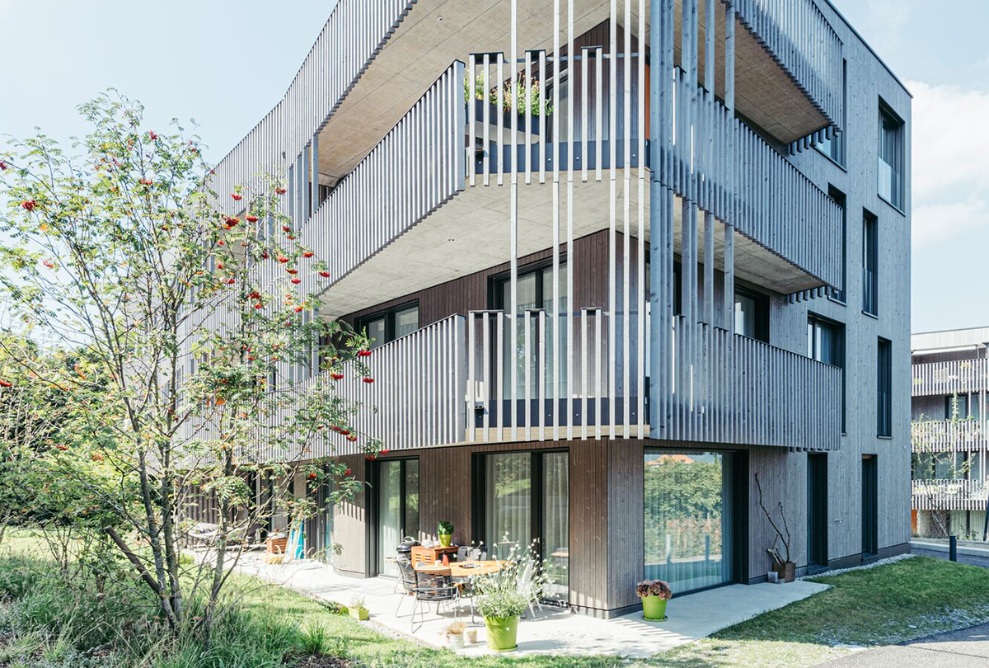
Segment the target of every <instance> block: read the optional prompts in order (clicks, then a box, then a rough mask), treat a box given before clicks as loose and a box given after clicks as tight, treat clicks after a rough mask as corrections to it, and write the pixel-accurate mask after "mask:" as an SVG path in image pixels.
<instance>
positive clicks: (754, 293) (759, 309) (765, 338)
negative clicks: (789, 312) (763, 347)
mask: <svg viewBox="0 0 989 668" xmlns="http://www.w3.org/2000/svg"><path fill="white" fill-rule="evenodd" d="M739 296H742V297H748V298H749V299H752V300H753V301H754V302H755V308H756V312H755V332H754V334H753V336H752V337H751V338H753V339H755V340H756V341H762V342H763V343H769V301H770V296H769V295H767V294H766V293H765V292H761V291H759V290H755V289H753V288H750V287H748V286H747V285H740V284H739V283H738V282H737V281H736V282H735V296H734V300H733V302H734V303H735V304H737V303H738V297H739ZM734 316H735V314H734V311H733V312H732V317H733V318H734ZM735 333H736V334H738V335H739V336H745V335H744V334H742V333H741V332H738V331H736V332H735Z"/></svg>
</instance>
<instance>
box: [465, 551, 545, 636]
mask: <svg viewBox="0 0 989 668" xmlns="http://www.w3.org/2000/svg"><path fill="white" fill-rule="evenodd" d="M506 542H507V536H506ZM535 554H536V550H535V548H534V546H532V545H529V546H528V547H525V548H520V547H519V546H518V545H513V546H512V548H511V550H509V552H508V555H507V557H504V558H503V559H502V560H501V562H500V563H501V569H500V570H498V571H496V572H494V573H490V574H488V575H484V576H481V577H478V578H476V579H475V580H474V587H475V588H476V590H477V593H478V596H477V599H476V601H477V611H478V612H479V613H480V615H481V616H482V617H484V625H485V626H486V627H487V636H488V647H489V648H491V649H493V650H496V651H500V652H505V651H510V650H513V649H515V648H516V647H517V646H518V627H519V617H520V616H521V615H522V613H523V612H525V610H526V608H528V607H529V604H530V602H531V601H533V600H537V599H538V598H539V592H540V591H542V589H543V587H544V585H545V584H546V576H545V575H544V574H543V573H544V569H543V565H544V564H541V563H539V562H538V560H537V559H536V557H535Z"/></svg>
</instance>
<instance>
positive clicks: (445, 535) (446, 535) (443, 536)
mask: <svg viewBox="0 0 989 668" xmlns="http://www.w3.org/2000/svg"><path fill="white" fill-rule="evenodd" d="M436 533H438V534H439V535H440V545H442V546H443V547H450V545H451V544H452V543H453V523H452V522H448V521H447V520H442V521H440V523H439V524H438V525H437V527H436Z"/></svg>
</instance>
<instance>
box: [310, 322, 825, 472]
mask: <svg viewBox="0 0 989 668" xmlns="http://www.w3.org/2000/svg"><path fill="white" fill-rule="evenodd" d="M649 327H650V322H649V318H648V316H647V317H646V318H639V317H638V316H637V315H636V314H624V313H620V314H617V315H615V316H614V317H612V316H611V315H609V314H608V313H606V312H604V311H603V310H601V309H584V310H582V311H581V312H580V313H576V314H572V315H571V316H569V317H568V316H565V315H563V314H561V315H560V316H559V317H558V318H557V317H552V316H551V315H549V314H548V313H547V312H546V311H543V310H538V311H526V312H524V313H521V314H519V315H518V316H516V317H511V316H509V315H508V314H506V313H504V312H502V311H476V312H472V313H470V314H469V315H468V316H467V317H466V318H464V317H463V316H451V317H450V318H447V319H445V320H442V321H440V322H438V323H435V324H433V325H430V326H428V327H425V328H423V329H421V330H418V331H417V332H414V333H413V334H410V335H407V336H405V337H402V338H400V339H397V340H395V341H393V342H391V343H387V344H384V345H382V346H380V347H378V348H375V350H374V353H373V355H372V356H371V358H370V360H369V364H370V366H371V368H372V371H373V373H374V376H375V382H374V383H373V384H370V385H369V384H365V383H362V382H361V381H360V379H359V378H358V377H352V376H354V375H353V374H351V373H349V371H348V370H345V371H344V374H345V379H344V380H341V381H338V382H337V383H336V384H335V391H336V393H337V394H338V395H340V396H342V397H344V398H346V399H349V400H355V401H359V402H361V403H362V404H364V406H365V408H364V410H362V411H360V412H359V413H358V414H357V415H356V416H355V418H354V424H353V426H354V427H355V428H356V429H357V430H358V431H360V432H362V433H366V434H368V435H370V436H373V437H376V438H380V439H382V441H383V442H384V443H385V447H387V448H389V449H391V450H399V449H409V448H417V447H426V446H432V445H452V444H461V443H471V442H473V443H486V442H488V443H495V442H524V441H544V440H545V441H552V440H569V439H589V438H590V439H593V438H646V437H648V436H649V434H650V429H649V424H648V418H647V416H648V414H649V413H650V405H651V403H652V402H657V405H656V407H655V409H654V410H655V412H656V413H657V414H658V415H659V416H660V420H661V421H662V425H661V427H662V429H661V434H662V435H661V438H663V439H664V440H673V441H685V442H707V443H729V444H737V445H766V446H776V447H787V448H797V449H808V450H835V449H838V448H839V447H840V436H841V415H840V410H841V409H840V407H841V402H840V400H838V399H837V397H840V393H841V370H840V369H838V368H836V367H832V366H829V365H826V364H821V363H819V362H816V361H814V360H811V359H809V358H806V357H803V356H801V355H797V354H794V353H791V352H788V351H785V350H781V349H779V348H774V347H773V346H769V345H767V344H765V343H762V342H760V341H756V340H754V339H748V338H746V337H743V336H740V335H732V334H730V333H729V332H727V331H725V330H721V329H716V328H710V327H707V326H702V325H697V326H696V327H688V326H687V325H686V324H685V322H684V320H683V318H677V319H676V322H675V330H674V332H673V336H672V339H671V348H670V350H669V351H668V352H667V353H666V354H668V355H669V357H670V359H671V365H670V367H669V368H670V369H671V377H670V382H669V384H668V385H667V386H666V387H665V389H664V391H663V392H662V393H661V394H662V396H660V397H656V398H654V397H650V396H649V392H648V389H649V387H650V382H649V380H650V379H649V375H648V369H649V354H650V353H649V347H650V346H649V345H648V341H649V338H648V336H649V334H648V332H649ZM305 382H307V383H313V382H315V383H327V382H332V381H329V380H327V379H326V377H325V374H322V375H320V376H319V377H317V378H315V379H311V380H308V381H305ZM793 397H801V400H800V401H799V402H794V401H792V398H793ZM326 438H327V439H329V440H327V441H325V442H324V446H325V447H324V448H322V449H321V448H316V449H314V450H313V456H319V455H321V454H330V453H333V452H335V453H337V454H353V453H357V452H359V451H360V450H359V446H358V445H356V444H353V443H350V442H348V441H346V440H345V439H344V438H343V437H339V436H336V435H333V434H328V435H327V436H326ZM332 439H336V441H337V442H332ZM330 445H333V446H334V447H333V448H330V447H329V446H330Z"/></svg>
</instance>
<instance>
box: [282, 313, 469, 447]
mask: <svg viewBox="0 0 989 668" xmlns="http://www.w3.org/2000/svg"><path fill="white" fill-rule="evenodd" d="M367 364H368V366H369V367H370V368H371V372H372V374H373V375H372V378H373V379H374V382H373V383H366V382H364V380H363V379H362V378H361V376H360V375H358V374H357V373H355V371H354V369H353V368H352V367H350V366H345V367H344V369H343V374H344V377H343V379H342V380H336V381H334V380H332V379H331V378H329V375H328V374H327V373H321V374H319V375H318V376H315V377H314V378H311V379H309V380H306V381H304V382H303V383H300V384H299V385H298V386H297V388H296V391H297V393H298V394H299V395H300V396H304V395H305V394H306V393H307V392H308V391H309V390H310V387H311V384H313V383H320V384H323V385H332V388H333V392H332V394H333V396H335V397H339V398H340V399H342V400H344V401H345V402H348V403H353V404H359V409H358V410H357V412H356V413H355V414H354V415H353V416H352V418H351V420H350V425H351V426H352V427H353V428H354V431H355V432H356V433H358V434H360V435H361V436H360V440H359V441H357V442H351V441H348V440H347V439H346V437H344V436H342V435H340V434H337V433H334V432H331V431H324V432H322V434H321V435H320V437H319V438H318V439H317V440H316V441H315V442H314V443H313V444H312V445H311V446H310V451H309V452H306V453H300V452H298V449H296V450H293V451H292V452H289V453H286V455H285V456H287V457H290V458H291V457H300V458H303V459H308V458H316V457H323V456H332V455H346V454H357V453H360V452H362V450H361V441H363V440H364V439H365V438H376V439H380V440H381V441H382V442H383V443H384V447H385V448H389V449H395V450H399V449H409V448H422V447H426V446H430V445H443V444H448V443H460V442H463V440H464V422H465V419H464V402H463V397H464V392H465V387H466V384H465V377H464V368H465V364H466V362H465V350H464V318H463V316H451V317H449V318H446V319H444V320H440V321H439V322H436V323H433V324H432V325H429V326H427V327H424V328H422V329H420V330H417V331H415V332H413V333H411V334H408V335H406V336H403V337H401V338H399V339H396V340H395V341H392V342H390V343H386V344H384V345H382V346H379V347H377V348H375V349H374V350H373V353H372V355H371V357H370V358H367ZM283 410H284V412H283V414H282V415H281V416H279V419H280V420H285V419H288V418H289V417H290V416H291V415H293V414H294V413H295V411H297V410H298V407H297V406H290V407H286V408H285V409H283Z"/></svg>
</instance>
